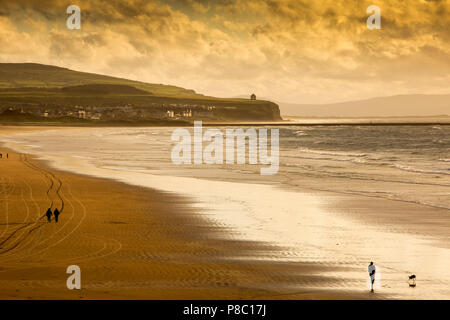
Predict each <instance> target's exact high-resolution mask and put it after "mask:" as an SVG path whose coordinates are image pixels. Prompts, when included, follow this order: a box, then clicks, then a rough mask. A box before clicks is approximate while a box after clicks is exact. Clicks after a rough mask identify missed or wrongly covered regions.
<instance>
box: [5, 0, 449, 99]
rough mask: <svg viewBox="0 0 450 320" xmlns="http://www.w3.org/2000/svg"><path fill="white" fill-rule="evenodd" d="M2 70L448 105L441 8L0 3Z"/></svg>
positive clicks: (214, 1) (172, 1) (445, 13)
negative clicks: (419, 98) (73, 18)
mask: <svg viewBox="0 0 450 320" xmlns="http://www.w3.org/2000/svg"><path fill="white" fill-rule="evenodd" d="M69 5H77V6H79V7H80V10H81V29H80V30H69V29H68V28H67V27H66V20H67V18H68V16H69V15H68V14H67V13H66V8H67V7H68V6H69ZM370 5H377V6H378V7H379V8H380V9H381V29H372V30H371V29H369V28H368V27H367V25H366V20H367V18H368V17H369V16H370V14H368V13H367V12H366V10H367V8H368V7H369V6H370ZM0 62H36V63H44V64H51V65H57V66H62V67H67V68H70V69H74V70H78V71H85V72H94V73H101V74H106V75H112V76H118V77H124V78H128V79H133V80H139V81H145V82H150V83H163V84H171V85H177V86H181V87H184V88H187V89H193V90H195V91H196V92H199V93H202V94H206V95H212V96H219V97H235V96H242V95H250V94H251V93H255V94H256V95H257V96H259V97H265V98H270V99H273V100H276V101H281V102H290V103H300V104H301V103H332V102H340V101H348V100H358V99H367V98H371V97H378V96H389V95H397V94H413V93H422V94H440V93H447V94H448V93H450V86H449V83H450V0H377V1H376V0H370V1H363V0H323V1H318V0H309V1H306V0H93V1H85V0H78V1H75V0H73V1H72V0H14V1H11V0H0Z"/></svg>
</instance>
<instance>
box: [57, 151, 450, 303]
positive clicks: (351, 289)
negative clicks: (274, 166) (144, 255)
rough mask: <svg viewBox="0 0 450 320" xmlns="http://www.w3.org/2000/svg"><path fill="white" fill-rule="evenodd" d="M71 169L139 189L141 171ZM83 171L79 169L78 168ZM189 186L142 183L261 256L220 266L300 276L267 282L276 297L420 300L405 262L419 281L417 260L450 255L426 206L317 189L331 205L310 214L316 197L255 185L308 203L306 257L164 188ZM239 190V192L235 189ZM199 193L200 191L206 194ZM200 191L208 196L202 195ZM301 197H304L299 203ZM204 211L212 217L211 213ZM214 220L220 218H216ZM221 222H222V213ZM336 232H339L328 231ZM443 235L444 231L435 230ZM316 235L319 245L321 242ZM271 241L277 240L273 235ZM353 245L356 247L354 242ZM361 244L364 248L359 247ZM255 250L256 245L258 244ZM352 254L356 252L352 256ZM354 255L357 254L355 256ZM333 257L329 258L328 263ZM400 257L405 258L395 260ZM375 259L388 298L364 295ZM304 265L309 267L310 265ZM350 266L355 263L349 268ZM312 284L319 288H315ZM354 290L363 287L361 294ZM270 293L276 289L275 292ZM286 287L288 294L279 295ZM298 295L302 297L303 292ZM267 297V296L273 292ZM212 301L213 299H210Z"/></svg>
mask: <svg viewBox="0 0 450 320" xmlns="http://www.w3.org/2000/svg"><path fill="white" fill-rule="evenodd" d="M53 160H55V159H53ZM69 164H70V163H69ZM71 164H72V165H73V166H72V167H71V166H70V165H69V167H67V164H66V165H62V164H61V163H60V164H59V165H58V167H63V168H65V170H69V172H74V171H76V172H78V171H79V170H82V171H83V172H84V173H83V175H82V177H86V178H90V177H91V176H98V177H101V176H103V177H108V179H107V180H106V181H109V183H112V184H116V183H117V180H119V181H122V182H128V183H129V185H130V184H134V185H136V184H139V183H138V182H137V181H139V179H140V175H139V174H138V173H137V172H136V173H131V172H129V173H127V174H126V175H125V177H126V178H123V177H124V175H122V176H120V175H119V172H117V175H116V176H114V174H113V172H110V173H111V174H110V175H108V173H106V172H104V173H102V172H101V170H103V169H99V170H100V171H98V172H97V171H95V170H94V171H92V170H91V169H89V167H87V166H83V165H81V164H80V163H75V162H74V163H71ZM52 168H54V165H52ZM68 168H69V169H68ZM76 168H78V169H77V170H78V171H77V170H76ZM51 170H56V171H57V172H58V171H59V169H51ZM64 172H66V171H64ZM114 177H115V178H114ZM121 177H122V178H121ZM130 179H131V180H130ZM152 179H153V178H152ZM161 179H163V180H161ZM164 179H169V181H164ZM100 180H101V181H105V179H103V178H100ZM188 182H189V183H191V182H194V180H192V178H188V179H187V180H185V179H183V178H180V177H169V176H162V177H159V178H156V179H153V180H150V182H149V181H147V184H142V185H141V186H145V187H144V189H146V190H147V189H149V190H151V189H152V188H150V187H149V185H150V186H157V188H158V189H160V190H165V193H166V194H167V192H169V194H174V195H180V194H181V195H183V196H182V198H184V199H189V200H188V201H189V206H190V208H191V209H192V210H193V211H195V212H196V217H197V218H199V222H200V223H201V224H202V228H201V229H202V230H207V231H208V234H209V235H211V236H212V237H211V238H208V239H207V240H208V241H209V242H210V241H213V239H214V240H217V241H220V242H221V244H222V245H223V244H226V243H241V244H245V246H247V247H246V248H248V250H247V253H254V255H246V254H247V253H246V252H245V251H242V247H239V246H238V247H234V248H233V250H231V251H232V252H233V254H231V255H230V256H227V257H224V256H221V261H226V260H229V261H232V262H233V263H256V264H257V265H258V266H260V267H261V271H262V272H263V273H264V272H266V270H267V268H268V269H270V270H277V273H278V272H279V273H278V274H277V276H276V278H278V279H279V278H280V277H291V276H292V275H294V274H295V275H296V277H298V278H297V281H295V280H293V279H292V280H289V281H281V283H278V284H277V285H275V284H274V283H273V282H274V281H273V279H272V277H270V278H269V279H272V280H267V283H266V284H265V285H263V287H265V290H266V289H267V284H268V283H270V284H272V285H275V287H276V288H277V290H275V291H276V292H271V293H270V294H269V295H270V297H272V298H274V297H277V296H280V298H281V299H286V298H287V296H288V297H289V298H292V299H309V298H311V299H346V298H350V297H351V298H352V299H372V298H374V299H382V298H386V297H389V296H390V295H392V296H397V298H401V299H404V298H419V299H420V298H421V294H420V291H418V290H415V291H414V292H418V295H415V294H414V295H413V296H409V295H408V294H411V293H414V292H413V291H411V290H409V291H407V290H408V289H407V287H406V290H405V287H402V282H403V280H402V278H403V277H406V275H407V273H408V272H409V270H403V267H402V264H403V263H405V266H408V265H409V266H413V265H414V266H416V267H414V269H413V270H412V272H414V273H419V274H420V276H422V277H425V275H426V271H427V270H426V269H424V270H423V271H421V270H420V269H417V266H419V268H421V267H420V266H421V263H422V262H420V261H418V259H419V260H421V259H423V260H425V262H426V260H427V259H429V258H432V259H433V257H436V256H437V257H439V256H442V257H443V259H444V258H445V256H446V255H448V254H449V253H448V252H447V250H445V248H443V249H441V248H436V247H435V246H436V243H435V242H434V243H432V242H433V239H430V238H427V239H424V238H425V237H424V236H427V233H428V234H429V235H431V236H433V237H436V236H438V237H439V236H444V235H445V233H444V232H443V231H445V230H444V229H445V227H444V228H442V227H439V228H438V229H439V230H438V229H436V228H434V229H433V227H434V226H438V225H439V224H441V223H443V222H445V217H443V216H442V215H440V214H439V213H440V212H442V211H439V210H438V211H439V212H438V211H433V212H430V211H431V210H432V209H430V208H424V207H423V206H419V205H415V204H404V203H400V202H398V201H397V202H396V201H393V200H386V201H384V200H383V201H379V200H377V199H368V198H367V197H362V196H351V195H349V196H346V195H337V194H335V193H333V192H312V193H313V195H312V196H314V197H315V198H317V197H320V198H322V199H324V200H326V201H325V205H322V207H323V208H322V209H323V210H321V211H318V212H317V213H316V214H314V213H312V212H310V213H308V211H311V210H313V208H314V207H315V205H314V204H308V203H307V202H308V201H307V200H308V199H311V198H310V197H305V196H302V195H301V193H292V192H291V193H289V192H285V191H280V192H272V191H273V190H272V189H270V190H271V191H270V192H269V191H268V190H269V189H268V187H267V186H266V187H261V186H258V185H256V187H254V188H256V190H258V191H255V190H253V191H252V192H254V193H255V192H256V193H258V192H259V193H258V194H260V193H261V192H269V193H267V194H268V195H269V194H270V196H271V197H275V198H277V197H280V198H279V199H280V201H282V202H286V201H285V200H289V201H291V200H293V199H294V198H299V197H300V198H301V199H304V200H305V201H304V203H302V201H300V203H302V204H301V205H300V207H299V208H298V209H300V208H301V211H300V212H298V213H301V212H302V211H305V210H306V211H307V212H305V214H306V215H301V217H302V218H301V220H300V222H301V224H302V225H303V226H302V227H300V228H297V229H296V230H301V232H306V234H305V236H306V238H300V239H301V241H300V242H299V243H300V244H299V245H300V247H299V248H300V250H301V251H304V253H301V251H300V255H297V253H295V252H293V251H290V249H289V248H283V247H280V246H277V245H274V244H276V242H277V241H270V240H264V235H263V238H262V239H261V238H260V239H259V240H258V239H256V240H255V238H253V239H252V236H255V235H256V236H259V235H261V232H260V231H259V230H260V228H261V227H259V226H258V225H256V226H255V225H252V224H250V225H248V224H247V225H245V221H243V222H244V226H246V229H245V230H246V233H247V235H248V234H249V235H250V237H249V238H243V239H242V238H240V237H239V236H238V237H236V238H234V239H233V237H232V234H230V232H235V231H234V230H233V229H230V228H229V226H230V224H229V223H227V222H234V221H233V220H235V219H236V218H240V217H239V216H234V218H233V216H231V218H230V219H231V220H230V221H227V220H225V221H224V220H223V219H222V220H220V219H216V220H215V219H214V218H215V217H214V215H211V212H209V211H210V210H211V208H209V207H202V206H201V205H205V203H206V204H207V203H208V202H211V203H213V201H207V199H208V198H204V199H203V202H201V201H197V200H200V199H196V197H195V196H192V197H186V194H185V192H183V188H181V189H180V188H178V189H177V188H175V189H174V188H172V187H171V188H169V189H164V188H165V187H164V186H166V187H167V184H169V185H176V184H179V185H186V183H188ZM195 182H196V183H194V184H192V183H191V184H190V185H192V186H196V187H202V186H201V185H202V184H203V182H202V181H201V180H195ZM118 183H121V182H118ZM149 183H150V184H149ZM148 184H149V185H148ZM226 184H227V182H224V181H218V182H208V183H206V184H204V185H203V188H207V189H208V188H209V189H211V188H212V189H215V186H216V187H218V188H219V186H224V185H226ZM228 184H229V182H228ZM138 188H142V187H138ZM161 188H162V189H161ZM236 188H237V190H235V189H236ZM252 188H253V187H252ZM219 189H220V188H219ZM260 189H261V190H260ZM199 190H200V191H201V189H199ZM224 190H228V191H227V192H228V194H229V196H231V197H232V198H233V199H234V200H235V201H237V202H240V201H242V199H241V198H240V196H239V195H240V194H243V193H245V192H246V191H245V190H247V191H248V190H249V188H248V187H247V186H246V185H245V184H244V183H233V185H232V186H231V185H230V187H228V188H224ZM230 190H235V191H236V192H237V194H234V193H233V194H232V193H229V192H230ZM239 190H240V191H239ZM190 191H191V194H192V195H194V194H195V193H196V192H197V190H190ZM272 193H274V194H272ZM310 193H311V192H310ZM188 194H189V193H188ZM200 194H202V193H201V192H200ZM290 194H291V195H290ZM291 196H292V197H293V198H292V199H291V198H289V197H291ZM205 199H206V200H205ZM298 200H299V199H297V201H298ZM192 201H194V202H192ZM205 201H206V202H205ZM245 201H247V200H245V199H244V202H245ZM250 203H251V202H250ZM199 205H200V206H199ZM263 206H268V207H269V209H270V208H271V207H270V206H271V204H270V203H269V202H268V203H265V202H264V204H263ZM215 207H217V204H215ZM255 208H256V207H255ZM205 209H206V211H205ZM215 209H217V208H215ZM222 209H223V208H222ZM272 209H276V210H277V211H278V210H281V208H278V207H276V208H275V207H274V208H272ZM182 211H183V210H182ZM231 211H235V212H239V207H236V208H234V207H233V208H231ZM269 211H270V210H269ZM411 212H412V213H413V214H414V216H413V217H414V220H411V219H410V218H411V216H410V213H411ZM204 213H207V214H206V215H205V214H204ZM228 213H232V212H228ZM269 213H270V212H269ZM279 213H280V212H279ZM298 213H297V214H298ZM319 213H320V214H319ZM261 214H262V215H261ZM225 216H226V215H225ZM288 216H289V215H288ZM211 217H212V218H213V219H210V218H211ZM218 218H220V215H219V216H218ZM222 218H223V214H222ZM257 218H259V219H270V215H267V212H258V215H257ZM280 219H281V218H280ZM238 220H239V219H238ZM293 222H294V221H292V223H291V220H290V218H289V219H288V220H286V223H287V224H285V225H281V227H282V228H281V229H282V230H283V231H285V232H286V233H287V236H289V235H290V234H289V232H290V231H289V230H290V229H291V228H290V225H291V224H295V223H293ZM421 223H425V225H424V226H421ZM231 225H232V224H231ZM430 226H431V227H430ZM330 227H331V228H332V229H329V228H330ZM386 227H388V228H387V230H385V229H386ZM317 228H318V229H317ZM358 229H361V231H358ZM363 229H364V230H363ZM296 230H295V229H292V231H293V234H294V235H295V232H298V231H296ZM436 230H437V231H439V232H437V233H436V232H435V231H436ZM252 231H253V233H252ZM249 232H250V233H249ZM255 232H256V233H255ZM308 234H310V235H311V238H310V237H308ZM269 236H270V234H269ZM272 238H273V237H272ZM315 238H316V239H317V241H319V242H317V241H316V240H315ZM266 239H270V237H269V238H266ZM302 239H303V240H302ZM287 240H289V238H287ZM311 240H312V242H311ZM302 241H306V242H302ZM349 241H357V242H356V243H351V242H349ZM361 241H362V242H361ZM316 242H317V243H316ZM358 242H361V243H359V244H358ZM302 243H303V245H302ZM254 245H256V247H255V246H254ZM305 245H306V247H305ZM311 245H312V247H311V248H310V249H308V247H307V246H311ZM316 245H320V248H319V247H317V248H316ZM437 246H438V247H441V245H439V244H437ZM403 248H404V249H403ZM408 248H410V249H408ZM311 249H312V251H311ZM405 249H406V251H405ZM411 249H412V250H413V251H412V252H411V253H413V255H411V256H408V252H409V251H411ZM308 250H309V251H308ZM352 250H357V251H355V252H352ZM386 250H388V251H386ZM399 250H400V251H399ZM390 251H392V253H390ZM403 251H404V252H403ZM414 251H417V252H414ZM237 252H238V253H242V255H240V256H239V254H238V255H236V253H237ZM357 252H359V255H360V256H359V257H358V256H357V255H358V254H357ZM370 252H372V253H373V255H371V254H370ZM421 253H426V255H425V256H424V257H421V256H420V255H421ZM280 254H281V255H285V257H287V258H289V257H290V256H291V257H293V258H294V261H282V260H280V259H279V257H280ZM317 254H319V257H320V255H324V254H325V256H324V257H322V258H320V259H317V258H319V257H317V258H314V257H315V256H316V255H317ZM349 254H350V255H349ZM353 254H355V256H354V257H353ZM361 254H362V256H361ZM326 255H330V256H329V257H328V258H327V256H326ZM397 255H398V259H397V257H396V256H397ZM428 255H429V256H428ZM373 256H376V259H375V261H380V264H381V266H382V267H383V268H384V266H386V267H388V269H387V272H388V273H384V274H383V277H384V278H385V279H387V284H386V285H387V287H385V288H384V289H382V290H381V292H382V293H381V294H380V293H377V294H376V295H375V296H371V295H368V294H367V293H366V292H365V290H364V289H362V288H363V287H364V279H365V274H364V270H365V268H366V266H365V265H364V264H363V263H364V262H365V261H366V260H367V259H371V258H372V257H373ZM305 258H306V259H305ZM277 259H278V260H277ZM324 259H325V260H324ZM402 259H403V262H402ZM369 261H370V260H369ZM305 266H307V267H306V268H304V267H305ZM349 266H351V267H350V270H349ZM399 268H400V269H399ZM428 268H429V266H428ZM389 269H391V270H389ZM282 270H284V271H282ZM430 271H431V272H435V271H440V270H434V269H433V268H431V269H430V270H428V272H430ZM349 272H350V273H349ZM431 275H433V273H431ZM361 280H362V282H361ZM385 283H386V282H385ZM392 284H394V285H396V286H397V285H398V284H400V287H396V288H393V289H388V288H389V287H390V286H391V285H392ZM311 287H314V289H311ZM318 287H321V288H318ZM327 288H328V289H327ZM334 288H336V289H334ZM355 288H359V289H357V290H355ZM397 289H398V290H397ZM422 289H425V287H422ZM422 289H421V290H422ZM432 289H433V287H430V288H428V290H432ZM270 290H271V291H273V288H272V289H270ZM280 290H281V291H284V292H280ZM299 290H300V291H301V292H299ZM286 291H287V292H286ZM307 292H314V294H312V296H310V295H309V294H308V293H307ZM319 293H320V294H319ZM426 294H427V295H428V296H427V295H425V296H424V297H429V296H430V294H432V293H430V292H429V291H428V293H426ZM264 295H265V296H267V294H264ZM207 298H208V299H209V298H210V297H207ZM255 298H256V297H255ZM257 298H258V299H263V295H261V296H260V295H257Z"/></svg>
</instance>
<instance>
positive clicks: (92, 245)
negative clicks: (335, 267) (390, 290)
mask: <svg viewBox="0 0 450 320" xmlns="http://www.w3.org/2000/svg"><path fill="white" fill-rule="evenodd" d="M1 130H2V132H3V133H4V132H5V130H10V132H14V131H15V130H16V128H12V129H5V128H2V129H1ZM20 130H22V128H21V129H20ZM28 130H34V129H28ZM38 130H39V129H38ZM1 151H2V153H3V155H5V154H6V153H8V158H7V159H5V158H3V159H2V160H1V169H0V170H1V191H2V194H1V199H0V200H1V202H0V204H1V208H2V214H1V217H0V219H1V220H0V226H1V232H0V234H1V236H0V243H1V245H0V261H1V262H0V287H1V290H0V298H1V299H315V298H337V299H339V298H345V297H351V296H355V295H353V294H351V293H348V294H341V293H340V294H337V293H336V292H333V290H327V291H320V290H316V291H311V290H299V289H298V288H297V289H295V290H292V289H289V287H290V286H291V285H292V284H295V283H298V284H302V283H303V284H307V283H310V282H314V283H321V282H323V283H326V282H332V283H338V282H339V280H338V279H332V278H331V277H327V276H323V275H322V273H323V272H324V271H327V270H328V269H329V267H326V266H321V265H319V264H317V265H314V264H310V263H304V264H301V263H283V262H264V261H258V260H257V259H251V258H250V257H252V256H258V255H259V254H270V252H271V251H276V250H280V249H279V248H276V247H271V246H268V245H267V244H262V243H256V242H247V241H235V240H226V238H225V237H223V236H222V235H223V233H225V232H226V230H224V228H223V227H221V226H218V225H210V224H208V223H206V222H205V221H204V220H203V219H201V218H200V217H199V215H198V213H197V212H196V211H195V210H193V209H192V207H191V203H190V200H189V199H186V198H183V197H180V196H176V195H173V194H167V193H163V192H159V191H156V190H150V189H148V188H141V187H136V186H130V185H127V184H124V183H120V182H114V181H111V180H106V179H99V178H92V177H87V176H84V175H76V174H71V173H67V172H63V171H59V170H55V169H53V168H50V167H48V166H47V165H46V164H45V163H43V162H42V161H38V160H36V159H34V158H33V157H32V156H29V155H27V154H21V153H16V152H14V151H12V150H8V149H5V148H2V149H1ZM51 203H53V208H55V207H58V208H61V207H62V205H63V203H64V207H63V210H62V213H61V215H60V221H59V222H58V223H57V224H56V223H54V221H52V223H48V222H47V221H46V218H45V217H44V213H45V211H46V209H47V207H49V206H50V204H51ZM239 257H241V259H236V258H239ZM71 264H76V265H78V266H80V268H81V271H82V289H81V290H73V291H71V290H68V289H67V288H66V279H67V277H68V275H67V274H66V273H65V272H66V268H67V266H69V265H71ZM288 284H289V286H288ZM362 298H366V297H362Z"/></svg>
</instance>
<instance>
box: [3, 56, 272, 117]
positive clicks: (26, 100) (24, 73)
mask: <svg viewBox="0 0 450 320" xmlns="http://www.w3.org/2000/svg"><path fill="white" fill-rule="evenodd" d="M125 105H129V106H131V107H132V108H133V110H134V111H136V112H137V113H139V114H140V116H141V117H142V114H143V113H147V114H148V113H152V111H151V110H155V112H154V113H155V114H157V113H158V112H159V113H160V114H161V113H163V112H165V110H174V111H175V112H181V113H182V111H183V110H189V109H192V110H193V111H194V112H193V114H194V113H195V114H197V115H198V117H208V118H209V119H210V120H220V121H224V120H225V121H240V120H246V121H251V120H258V121H273V120H281V117H280V110H279V107H278V105H277V104H275V103H273V102H270V101H263V100H250V99H225V98H216V97H208V96H204V95H201V94H197V93H195V92H194V91H193V90H187V89H183V88H179V87H175V86H169V85H161V84H150V83H144V82H138V81H132V80H127V79H120V78H114V77H109V76H104V75H98V74H92V73H85V72H78V71H73V70H69V69H66V68H60V67H55V66H47V65H40V64H34V63H23V64H15V63H13V64H11V63H0V111H1V110H5V109H9V108H13V109H15V108H21V109H24V108H25V110H28V111H27V112H34V110H37V109H40V110H41V111H42V112H40V113H39V112H35V113H36V114H43V113H45V111H46V110H49V112H50V114H58V112H55V111H51V110H63V109H65V110H67V109H70V108H72V109H73V108H75V107H76V106H82V107H87V108H99V107H100V108H114V107H121V106H125ZM30 108H34V110H30ZM201 110H214V111H213V112H211V113H210V115H203V116H202V115H200V114H202V111H201ZM149 111H150V112H149ZM195 111H197V112H195ZM204 113H205V112H203V114H204ZM160 116H161V115H160ZM192 119H194V118H192Z"/></svg>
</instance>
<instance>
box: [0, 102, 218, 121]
mask: <svg viewBox="0 0 450 320" xmlns="http://www.w3.org/2000/svg"><path fill="white" fill-rule="evenodd" d="M215 109H216V107H215V106H210V105H190V104H158V103H152V104H150V105H149V106H147V107H137V106H134V105H132V104H124V105H117V106H81V105H74V106H60V107H48V106H11V107H2V106H0V114H1V113H3V112H5V111H9V112H14V113H16V114H29V115H34V116H38V117H44V118H64V117H68V118H76V119H85V120H104V121H114V120H152V119H168V120H179V119H189V118H193V117H195V118H196V119H213V118H214V110H215Z"/></svg>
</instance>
